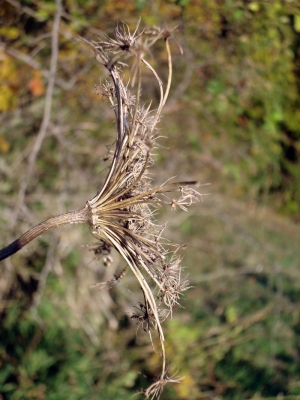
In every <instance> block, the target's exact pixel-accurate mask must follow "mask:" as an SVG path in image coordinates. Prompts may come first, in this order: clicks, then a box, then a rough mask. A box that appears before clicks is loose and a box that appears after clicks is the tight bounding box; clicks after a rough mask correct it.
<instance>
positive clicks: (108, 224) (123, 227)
mask: <svg viewBox="0 0 300 400" xmlns="http://www.w3.org/2000/svg"><path fill="white" fill-rule="evenodd" d="M138 31H139V24H138V25H137V27H136V29H135V31H134V33H133V34H131V33H130V30H129V28H128V26H127V25H126V24H124V23H120V24H118V26H117V27H116V29H115V37H114V38H110V37H109V36H107V35H104V36H103V38H102V39H101V40H99V41H95V42H94V41H87V40H85V39H82V40H83V41H84V42H85V43H86V44H87V45H88V46H90V47H91V48H92V50H93V52H94V54H95V57H96V59H97V61H98V62H99V63H100V64H101V65H103V67H105V68H106V69H107V70H108V71H109V79H108V80H107V81H106V82H104V83H102V84H101V85H100V86H97V87H96V90H97V93H98V94H99V95H101V96H103V97H105V98H107V99H108V101H109V102H110V104H111V107H112V108H113V110H114V114H115V119H116V126H117V138H116V143H115V149H114V154H113V158H112V161H111V165H110V168H109V171H108V173H107V176H106V178H105V180H104V183H103V184H102V186H101V189H100V190H99V192H98V193H97V194H96V196H95V197H94V198H93V199H91V200H89V201H87V203H86V205H85V207H84V208H83V209H81V210H78V211H74V212H71V213H67V214H64V215H60V216H57V217H53V218H50V219H48V220H46V221H44V222H42V223H40V224H39V225H37V226H35V227H34V228H32V229H30V230H29V231H28V232H26V233H25V234H24V235H22V236H21V237H20V238H19V239H17V240H16V241H15V242H13V243H12V244H10V245H9V246H7V247H6V248H4V249H2V250H1V251H0V260H3V259H4V258H6V257H8V256H10V255H11V254H13V253H15V252H16V251H18V250H19V249H21V248H22V247H24V246H25V245H26V244H27V243H29V242H30V241H31V240H33V239H34V238H35V237H37V236H38V235H40V234H41V233H43V232H45V231H47V230H49V229H53V228H56V227H58V226H62V225H67V224H74V223H87V224H88V225H89V226H90V227H91V231H92V233H93V235H94V236H95V237H96V238H97V239H99V245H97V246H95V247H94V248H93V250H94V252H95V254H102V255H103V256H105V259H106V261H107V263H109V260H110V249H111V248H115V249H116V250H117V251H118V252H119V254H120V255H121V256H122V257H123V259H124V260H125V262H126V267H125V269H124V270H123V271H122V272H121V273H120V274H119V275H117V276H115V278H114V279H113V280H112V281H109V282H108V283H107V284H102V283H101V284H96V285H95V286H99V287H102V286H105V285H107V286H113V285H114V284H115V283H117V282H118V281H119V280H120V279H121V278H122V277H123V275H124V274H125V270H127V269H128V270H131V271H132V273H133V274H134V275H135V277H136V278H137V280H138V282H139V285H140V287H141V289H142V292H143V298H144V300H143V303H139V307H138V310H137V312H136V313H133V314H132V319H133V320H135V321H136V322H137V323H138V324H140V325H141V326H142V327H143V329H144V330H145V331H146V332H149V334H150V335H151V330H156V331H157V332H158V336H159V339H160V343H161V351H160V354H161V356H162V372H161V375H160V377H159V378H158V380H157V381H156V382H154V383H153V384H152V385H151V386H150V387H149V388H148V389H147V390H144V391H143V393H144V394H145V395H146V397H147V398H154V397H156V396H157V397H159V396H160V394H161V391H162V389H163V387H164V385H165V384H166V383H167V382H176V381H178V378H176V377H169V376H168V371H167V366H166V354H165V347H164V333H163V329H162V322H163V321H164V320H165V319H166V318H167V317H168V316H170V315H172V308H173V306H174V305H176V304H178V303H179V298H180V295H181V293H182V292H183V291H184V290H186V289H187V288H188V282H187V280H186V279H185V278H184V277H183V273H182V268H181V258H180V256H179V255H178V254H177V253H178V246H175V245H170V244H168V243H167V241H166V240H164V238H163V230H164V227H163V226H161V225H158V224H157V223H156V221H155V219H154V215H155V210H156V208H157V207H160V206H161V205H167V206H170V207H171V209H176V208H177V207H179V208H181V209H183V210H187V207H188V206H190V205H191V204H192V203H193V202H194V201H197V200H199V198H200V195H199V193H198V192H197V191H195V190H194V189H192V188H191V187H190V186H191V185H195V184H196V183H197V182H195V181H191V182H178V183H171V182H170V180H169V181H167V182H166V183H164V184H162V185H158V186H153V185H152V179H150V176H149V174H148V167H149V166H151V165H152V164H153V154H152V151H153V149H154V148H155V144H156V141H157V139H158V137H159V131H158V128H157V124H158V122H159V120H160V116H161V112H162V109H163V106H164V104H165V103H166V100H167V97H168V94H169V89H170V85H171V79H172V59H171V51H170V46H169V38H170V37H171V32H169V31H167V30H162V29H158V28H152V29H144V30H142V31H141V32H138ZM157 40H162V41H164V43H165V46H166V52H167V55H168V67H169V68H168V69H169V74H168V80H167V83H166V85H165V88H164V85H163V83H162V81H161V79H160V77H159V76H158V74H157V72H156V71H155V70H154V69H153V67H152V66H151V65H150V64H149V62H148V61H147V60H146V59H145V55H146V54H147V52H148V50H149V48H150V47H151V46H153V45H154V44H155V43H156V41H157ZM129 57H133V58H134V61H133V63H132V67H131V68H132V69H131V83H134V84H135V89H134V90H135V92H134V94H132V93H131V92H130V90H129V85H128V84H126V83H125V82H124V78H123V76H122V69H123V68H124V67H127V66H126V64H124V62H122V61H125V60H127V59H128V58H129ZM143 66H144V67H146V68H148V69H150V71H151V72H152V73H153V75H154V77H155V79H156V81H157V84H158V87H159V92H160V100H159V104H158V106H157V109H155V110H151V109H150V105H145V104H141V79H142V68H143Z"/></svg>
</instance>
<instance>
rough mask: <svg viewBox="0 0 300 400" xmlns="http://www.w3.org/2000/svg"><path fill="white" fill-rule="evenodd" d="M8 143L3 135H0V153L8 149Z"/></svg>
mask: <svg viewBox="0 0 300 400" xmlns="http://www.w3.org/2000/svg"><path fill="white" fill-rule="evenodd" d="M9 148H10V144H9V142H8V141H7V140H6V139H5V137H4V136H3V135H0V153H7V152H8V151H9Z"/></svg>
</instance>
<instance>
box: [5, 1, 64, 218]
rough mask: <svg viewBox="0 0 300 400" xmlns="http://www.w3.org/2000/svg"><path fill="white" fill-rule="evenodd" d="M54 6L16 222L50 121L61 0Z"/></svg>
mask: <svg viewBox="0 0 300 400" xmlns="http://www.w3.org/2000/svg"><path fill="white" fill-rule="evenodd" d="M56 7H57V10H56V14H55V18H54V23H53V26H52V43H51V60H50V73H49V80H48V85H47V90H46V97H45V108H44V115H43V120H42V124H41V127H40V130H39V133H38V135H37V138H36V140H35V143H34V145H33V149H32V152H31V153H30V156H29V160H28V164H27V168H26V172H25V175H24V178H23V180H22V183H21V187H20V191H19V196H18V201H17V205H16V208H15V212H14V213H13V223H15V222H16V220H17V218H18V215H19V210H20V206H21V204H22V203H23V202H24V199H25V194H26V190H27V187H28V184H29V180H30V178H31V175H32V172H33V168H34V164H35V160H36V158H37V155H38V153H39V151H40V148H41V146H42V143H43V140H44V138H45V135H46V132H47V128H48V125H49V122H50V117H51V106H52V97H53V90H54V84H55V76H56V69H57V59H58V32H59V23H60V18H61V12H62V5H61V0H56Z"/></svg>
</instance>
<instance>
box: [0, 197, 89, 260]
mask: <svg viewBox="0 0 300 400" xmlns="http://www.w3.org/2000/svg"><path fill="white" fill-rule="evenodd" d="M91 223H92V222H91V209H90V207H89V205H88V204H87V205H86V206H85V207H84V208H82V209H81V210H77V211H72V212H69V213H66V214H62V215H57V216H56V217H52V218H49V219H47V220H46V221H43V222H41V223H39V224H38V225H36V226H34V227H33V228H31V229H29V231H27V232H26V233H24V234H23V235H22V236H20V237H19V238H18V239H17V240H15V241H14V242H12V243H11V244H9V245H8V246H6V247H4V248H3V249H2V250H0V261H2V260H4V259H5V258H7V257H9V256H11V255H12V254H15V253H16V252H17V251H19V250H21V249H22V248H23V247H24V246H26V245H27V244H28V243H30V242H31V241H32V240H33V239H35V238H36V237H38V236H40V235H41V234H42V233H44V232H47V231H49V230H50V229H55V228H59V227H60V226H63V225H70V224H88V225H91Z"/></svg>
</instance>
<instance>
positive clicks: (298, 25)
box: [294, 14, 300, 32]
mask: <svg viewBox="0 0 300 400" xmlns="http://www.w3.org/2000/svg"><path fill="white" fill-rule="evenodd" d="M294 29H295V31H296V32H300V14H296V15H295V16H294Z"/></svg>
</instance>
